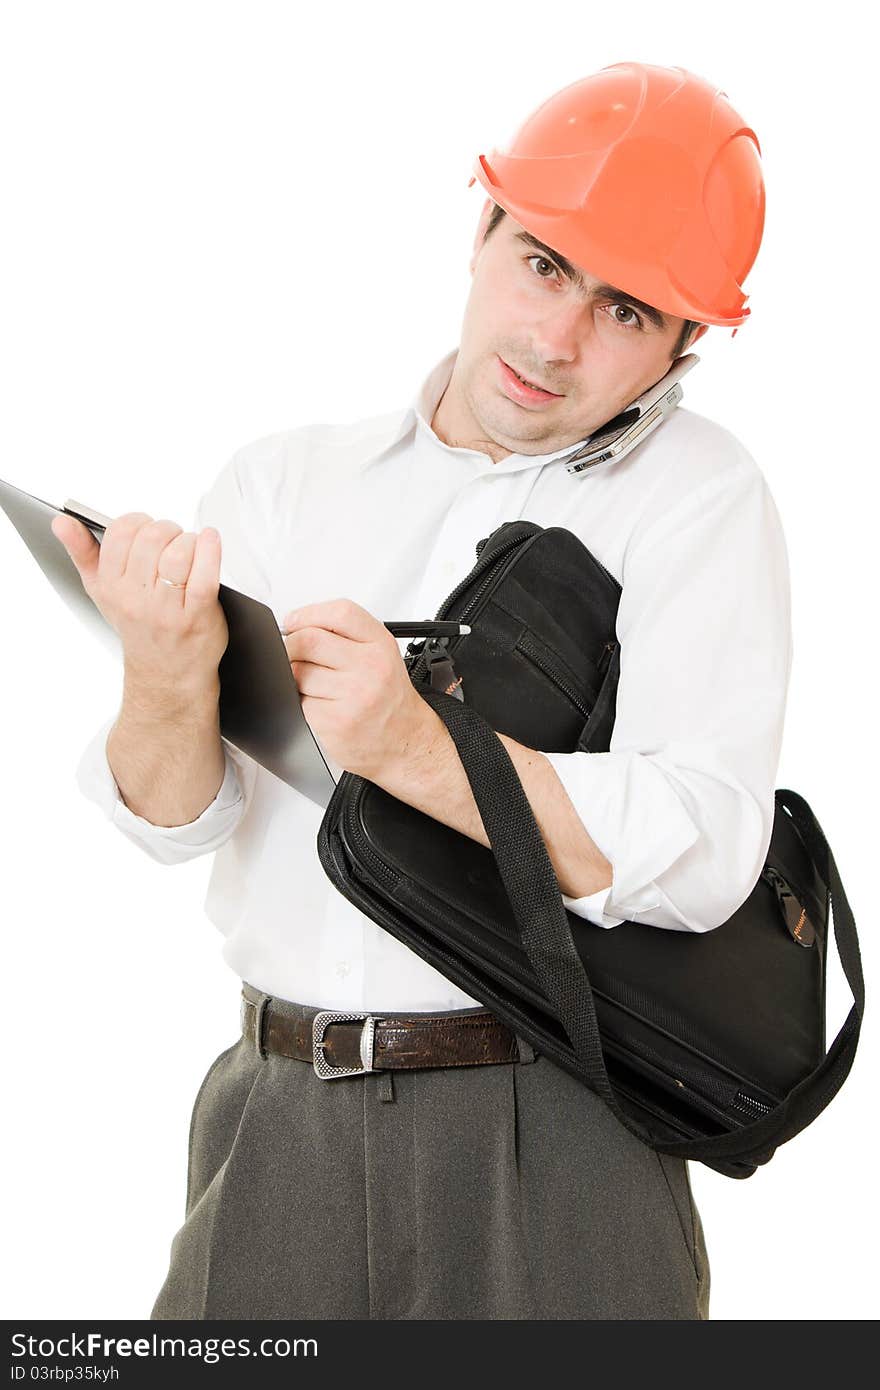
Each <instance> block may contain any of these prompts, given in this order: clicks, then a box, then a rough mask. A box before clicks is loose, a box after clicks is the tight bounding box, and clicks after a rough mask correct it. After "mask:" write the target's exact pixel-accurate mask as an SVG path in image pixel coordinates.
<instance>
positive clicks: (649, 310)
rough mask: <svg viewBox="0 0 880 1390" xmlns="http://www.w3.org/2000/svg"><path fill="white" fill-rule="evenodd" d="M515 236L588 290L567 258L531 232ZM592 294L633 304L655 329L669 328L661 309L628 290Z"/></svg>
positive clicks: (605, 288) (599, 288) (601, 288)
mask: <svg viewBox="0 0 880 1390" xmlns="http://www.w3.org/2000/svg"><path fill="white" fill-rule="evenodd" d="M515 236H516V240H517V241H521V242H523V243H524V245H526V246H531V247H532V248H533V249H534V250H535V251H541V252H542V253H543V254H544V255H545V256H546V257H547V258H548V260H551V261H555V262H556V264H557V265H558V266H559V269H560V270H561V271H563V272H564V273H565V274H566V275H567V276H568V278H569V279H570V280H572V281H573V282H574V284H575V285H577V287H578V289H579V290H586V288H587V286H586V282H585V281H584V277H583V275H581V272H580V271H579V270H578V268H577V266H576V265H572V263H571V261H569V260H566V258H565V256H561V255H560V254H559V252H558V251H554V250H553V248H552V246H545V245H544V243H543V241H539V240H538V238H537V237H536V236H532V234H531V232H517V233H516V234H515ZM591 294H592V297H593V298H594V299H613V300H614V301H615V302H616V303H618V304H631V305H632V306H633V308H635V309H641V311H642V313H643V314H644V316H645V318H646V319H647V320H648V321H649V322H650V323H653V325H654V327H655V328H660V329H664V328H668V327H669V323H668V320H667V319H666V317H665V316H664V315H663V314H661V313H660V310H659V309H655V308H654V307H653V305H651V304H645V303H644V301H643V300H641V299H636V298H635V296H634V295H631V294H627V293H626V290H618V289H616V288H615V287H614V285H594V286H593V288H592V291H591Z"/></svg>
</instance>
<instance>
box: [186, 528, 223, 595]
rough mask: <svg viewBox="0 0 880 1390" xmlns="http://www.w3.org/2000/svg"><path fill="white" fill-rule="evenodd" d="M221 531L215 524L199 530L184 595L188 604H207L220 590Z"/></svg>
mask: <svg viewBox="0 0 880 1390" xmlns="http://www.w3.org/2000/svg"><path fill="white" fill-rule="evenodd" d="M220 557H221V542H220V533H219V532H218V531H215V529H214V527H213V526H205V527H204V528H203V530H201V531H200V532H199V534H198V535H197V537H196V541H195V548H194V551H193V562H192V568H191V569H190V572H189V579H188V580H187V583H186V593H185V595H184V598H185V602H186V606H187V607H189V606H190V605H191V604H207V603H210V602H211V600H212V599H215V598H216V597H217V595H218V594H219V592H220Z"/></svg>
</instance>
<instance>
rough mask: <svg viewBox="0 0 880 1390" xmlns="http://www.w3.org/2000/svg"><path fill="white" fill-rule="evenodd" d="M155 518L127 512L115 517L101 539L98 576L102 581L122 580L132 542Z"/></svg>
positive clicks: (145, 513) (145, 514) (146, 514)
mask: <svg viewBox="0 0 880 1390" xmlns="http://www.w3.org/2000/svg"><path fill="white" fill-rule="evenodd" d="M152 520H153V518H152V517H151V516H149V515H148V513H147V512H125V513H124V514H123V515H122V516H117V517H114V518H113V520H112V521H111V522H110V525H109V526H108V527H107V529H106V530H105V532H104V535H103V537H102V539H101V554H100V556H99V557H98V574H99V576H100V578H101V579H121V577H122V575H123V574H124V573H125V564H126V561H127V560H128V552H129V550H130V549H131V545H132V541H133V540H134V538H135V536H136V535H137V532H138V530H139V529H140V527H141V526H143V525H145V523H146V522H148V521H152Z"/></svg>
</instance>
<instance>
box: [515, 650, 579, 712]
mask: <svg viewBox="0 0 880 1390" xmlns="http://www.w3.org/2000/svg"><path fill="white" fill-rule="evenodd" d="M530 638H531V634H530V633H528V632H524V633H523V635H522V637H520V639H519V641H518V642H517V644H516V650H517V651H518V652H519V653H520V654H521V655H522V656H524V657H525V658H526V660H527V661H530V662H531V663H532V665H533V666H537V668H538V670H539V671H543V672H544V675H545V676H546V677H547V679H548V680H550V681H552V682H553V684H554V685H555V686H556V688H557V689H558V690H561V691H562V693H563V695H564V696H565V697H566V699H567V700H569V701H570V702H571V704H573V705H574V707H575V709H576V710H577V711H578V713H579V714H580V715H581V716H582V717H583V718H584V719H589V717H590V711H589V710H588V709H587V707H586V705H585V704H584V702H583V700H582V699H581V697H580V695H579V694H578V693H577V692H576V691H575V690H573V689H572V687H571V686H570V685H569V684H568V682H567V681H566V680H564V679H563V677H561V676H560V675H559V673H558V672H557V671H555V670H554V669H553V667H552V666H551V665H550V663H549V662H548V661H547V658H546V657H545V656H544V654H543V652H539V651H537V649H536V648H535V647H534V645H533V644H532V642H531V640H530Z"/></svg>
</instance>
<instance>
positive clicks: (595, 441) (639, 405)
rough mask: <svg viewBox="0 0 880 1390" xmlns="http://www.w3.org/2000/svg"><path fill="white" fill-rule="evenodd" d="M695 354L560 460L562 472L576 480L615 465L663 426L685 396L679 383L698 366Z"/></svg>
mask: <svg viewBox="0 0 880 1390" xmlns="http://www.w3.org/2000/svg"><path fill="white" fill-rule="evenodd" d="M699 360H700V359H699V356H698V355H697V353H695V352H689V353H687V354H686V355H685V356H684V357H678V358H676V360H675V362H673V364H672V366H671V367H670V369H669V371H668V372H667V373H666V375H665V376H664V377H662V378H661V380H660V381H656V382H655V383H654V385H653V386H651V387H649V389H648V390H647V391H645V392H643V393H642V395H641V396H638V397H637V398H636V400H634V401H633V402H632V403H631V404H630V405H628V406H627V407H626V410H622V411H621V412H620V413H619V414H618V415H615V417H614V419H613V420H609V421H608V422H607V423H606V424H604V425H602V426H601V428H600V429H598V430H595V431H594V433H593V434H591V435H590V437H589V439H588V440H587V441H586V443H585V444H580V445H579V446H578V448H577V449H576V450H575V452H574V453H573V454H569V455H568V457H567V458H563V460H562V461H563V463H564V464H565V471H566V472H567V473H571V474H573V475H574V476H575V477H577V476H578V474H580V473H584V472H585V471H586V470H587V469H588V468H592V467H594V465H595V464H597V463H605V462H606V461H607V460H608V459H614V460H615V461H617V460H619V459H622V458H624V457H625V456H626V455H627V454H628V453H629V452H630V450H631V449H634V448H635V447H636V445H637V444H641V442H642V440H643V439H644V438H645V437H646V436H647V435H649V434H650V433H651V431H652V430H655V429H656V428H657V426H658V425H660V424H662V423H663V421H664V420H665V418H666V416H667V415H671V414H672V412H673V410H674V409H675V407H676V406H677V405H678V403H679V401H680V400H681V398H682V396H683V395H684V392H683V391H682V389H681V385H680V381H681V378H682V377H683V376H685V375H686V374H687V373H688V372H689V371H690V369H691V367H695V366H696V365H697V363H698V362H699Z"/></svg>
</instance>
